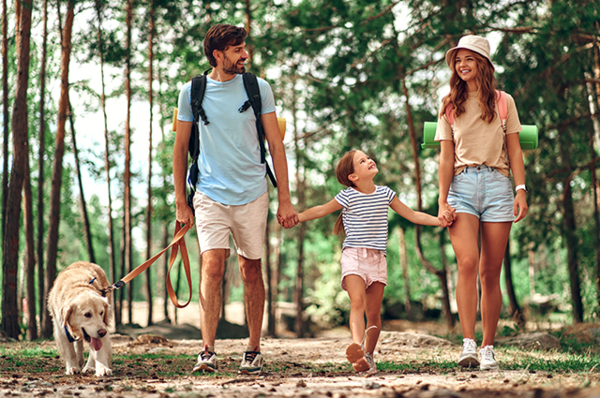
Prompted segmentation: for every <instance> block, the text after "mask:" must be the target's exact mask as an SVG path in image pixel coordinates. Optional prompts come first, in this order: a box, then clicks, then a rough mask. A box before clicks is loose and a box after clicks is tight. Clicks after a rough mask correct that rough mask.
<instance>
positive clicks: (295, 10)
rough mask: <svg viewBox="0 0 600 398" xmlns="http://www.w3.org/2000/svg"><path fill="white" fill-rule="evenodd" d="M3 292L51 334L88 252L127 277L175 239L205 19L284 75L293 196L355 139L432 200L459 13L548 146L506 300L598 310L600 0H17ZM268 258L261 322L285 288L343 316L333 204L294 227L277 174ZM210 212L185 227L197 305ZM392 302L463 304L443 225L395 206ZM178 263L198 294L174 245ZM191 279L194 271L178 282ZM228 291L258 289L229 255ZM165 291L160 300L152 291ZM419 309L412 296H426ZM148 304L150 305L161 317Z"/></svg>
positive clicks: (531, 182)
mask: <svg viewBox="0 0 600 398" xmlns="http://www.w3.org/2000/svg"><path fill="white" fill-rule="evenodd" d="M2 2H3V4H2V23H1V25H2V93H3V96H2V100H1V102H2V108H3V111H2V112H3V113H2V117H1V119H2V128H3V141H2V142H3V147H2V150H3V153H2V191H1V196H2V215H1V222H2V224H1V225H2V229H1V233H2V235H1V236H2V247H1V251H2V275H1V278H2V279H1V281H2V293H1V294H2V296H1V297H2V299H1V301H2V307H1V328H2V331H3V333H5V335H7V336H9V337H12V338H20V339H23V340H25V339H28V340H35V339H38V338H49V337H51V335H52V326H51V321H50V319H49V315H48V312H47V309H46V300H45V298H46V296H47V293H48V290H49V289H50V287H51V286H52V284H53V282H54V280H55V278H56V275H57V273H58V272H60V271H61V270H62V269H64V268H65V267H67V266H68V265H69V264H71V263H72V262H74V261H78V260H84V261H91V262H94V263H97V264H99V265H101V266H102V267H103V269H104V270H105V272H106V274H107V276H108V277H109V280H111V281H113V282H116V281H118V280H119V279H120V278H122V277H123V276H124V275H126V274H127V273H128V272H129V271H131V270H132V269H134V268H135V267H137V265H139V264H141V263H142V262H143V261H144V260H145V259H147V258H150V257H151V256H152V255H154V254H155V253H157V252H159V251H160V250H161V249H162V248H164V247H166V246H167V245H168V244H169V242H170V240H171V238H172V235H173V231H174V228H175V205H174V193H173V177H172V164H171V161H172V148H173V143H174V137H175V133H174V132H173V131H172V130H173V129H172V117H173V111H174V108H175V107H176V106H177V98H178V94H179V90H180V89H181V87H182V85H183V84H185V83H186V82H188V81H189V80H190V79H191V78H192V77H194V76H196V75H198V74H200V73H202V72H204V71H205V70H207V69H209V65H208V62H207V59H206V57H205V56H204V53H203V44H202V42H203V39H204V36H205V34H206V32H207V30H208V29H209V28H210V26H212V25H214V24H216V23H230V24H235V25H238V26H244V27H245V28H246V30H247V31H248V34H249V35H248V38H247V41H246V43H247V49H248V52H249V55H250V58H249V60H248V62H247V63H246V68H247V70H249V71H250V72H253V73H254V74H256V75H258V76H261V77H263V78H265V79H266V80H267V81H268V82H269V83H270V85H271V87H272V88H273V91H274V94H275V99H276V105H277V114H278V116H280V117H285V118H286V120H287V134H286V136H285V140H284V144H285V148H286V154H287V159H288V167H289V172H290V190H291V193H292V197H293V204H294V206H295V209H296V211H298V212H300V211H302V210H305V209H307V208H308V207H311V206H313V205H316V204H321V203H325V202H326V201H328V200H330V199H331V198H333V197H334V196H335V195H336V194H337V193H338V192H339V191H340V190H341V189H342V188H343V187H342V186H341V185H340V184H339V183H338V182H337V180H336V178H335V172H334V169H335V165H336V163H337V161H338V160H339V158H340V157H341V156H342V155H343V154H344V153H345V152H346V151H348V150H350V149H361V150H363V151H364V152H365V153H367V154H369V155H370V156H371V157H372V158H373V159H375V161H376V162H377V164H378V167H379V170H380V172H379V174H378V176H377V177H376V180H375V182H376V183H377V184H378V185H388V186H389V187H391V188H392V189H393V190H394V191H396V192H397V194H398V196H399V198H400V200H401V201H403V202H404V203H406V204H407V205H408V206H410V207H411V208H413V209H415V210H421V211H424V212H427V213H429V214H433V215H437V195H438V190H437V189H438V185H437V178H438V174H437V173H438V157H439V150H437V149H424V148H422V147H421V142H422V141H423V125H424V123H425V122H427V121H435V120H436V117H437V113H438V110H439V107H440V104H441V99H442V97H443V96H444V95H446V94H447V93H448V92H449V86H448V84H449V78H450V73H449V69H448V67H447V66H446V64H445V62H444V54H445V52H446V51H447V50H448V49H450V48H451V47H453V46H455V45H456V43H457V42H458V40H459V38H460V37H461V36H463V35H465V34H470V33H473V34H478V35H482V36H484V37H486V38H488V39H489V41H490V42H491V44H492V58H493V62H494V64H495V65H496V78H497V80H498V82H499V88H500V89H501V90H504V91H506V92H508V93H510V94H511V95H512V96H513V97H514V99H515V101H516V104H517V108H518V110H519V118H520V120H521V123H522V124H526V125H536V126H537V127H538V129H539V146H538V147H537V148H536V149H534V150H527V151H524V158H525V169H526V181H527V186H528V193H527V200H528V204H529V213H528V215H527V217H526V218H525V219H524V220H523V221H521V222H519V223H517V224H515V225H514V227H513V229H512V232H511V237H510V242H509V245H508V247H507V250H506V253H505V261H504V265H503V283H502V290H503V297H504V300H505V302H504V306H503V317H504V318H506V319H509V320H512V321H514V324H515V325H516V326H515V327H517V328H524V327H525V325H526V322H533V321H537V320H540V319H542V318H543V319H544V320H546V321H549V322H557V323H559V324H571V323H581V322H597V321H598V317H599V315H600V314H599V310H600V199H599V194H600V185H599V183H598V170H597V168H598V167H599V166H600V163H599V162H600V157H599V153H600V152H599V151H600V120H599V118H598V116H599V114H600V113H599V112H600V3H598V2H597V1H590V0H584V1H577V2H572V1H566V0H551V1H550V0H540V1H537V0H528V1H521V0H503V1H493V0H478V1H474V0H456V1H448V0H441V1H429V0H244V1H238V0H228V1H221V0H214V1H208V2H205V1H201V0H178V1H172V0H144V1H142V0H121V1H115V0H94V1H90V0H56V1H51V2H49V1H48V0H40V1H32V0H15V1H14V2H7V0H2ZM270 197H271V212H270V214H269V222H268V226H267V242H266V245H265V248H264V256H263V269H264V276H265V283H266V287H267V308H268V314H269V316H268V330H269V333H271V334H274V333H275V308H276V306H277V303H283V302H288V303H291V305H293V306H294V308H295V314H296V315H295V322H294V325H293V329H294V331H295V333H296V335H298V336H305V335H307V334H308V333H309V328H308V324H309V321H310V322H313V323H314V322H318V323H319V324H320V326H321V327H333V326H336V325H340V324H343V323H345V322H346V321H347V317H348V314H349V301H348V298H347V295H345V294H344V292H343V291H342V289H341V287H340V281H339V279H340V275H341V270H340V266H339V260H340V257H341V243H342V239H343V238H342V237H338V236H335V235H333V233H332V232H331V231H332V228H333V224H334V222H335V218H336V215H331V216H328V217H325V218H323V219H319V220H314V221H311V222H308V223H302V224H299V225H298V226H297V227H295V228H293V229H290V230H285V229H283V228H281V227H280V226H279V224H278V223H277V220H276V217H275V212H276V211H277V197H276V192H275V190H273V189H272V186H271V187H270ZM194 242H197V239H196V234H195V231H194V230H193V228H192V230H190V232H189V233H188V234H187V245H188V248H189V252H190V260H191V267H192V273H191V274H192V297H193V298H192V305H196V303H197V300H198V291H197V289H198V286H199V281H198V279H199V267H200V264H199V256H198V249H199V248H198V245H197V243H194ZM387 261H388V275H389V281H388V286H387V289H386V291H385V297H384V305H383V313H384V316H386V317H399V316H403V317H404V316H406V317H411V316H413V317H414V316H415V315H414V314H415V313H416V312H418V311H420V312H421V313H427V314H428V316H430V317H435V318H439V319H440V323H441V324H445V325H447V326H448V327H450V328H451V327H452V326H453V325H454V324H455V323H456V322H457V315H456V305H455V301H454V293H453V292H454V287H455V284H456V278H457V267H456V260H455V257H454V253H453V251H452V247H451V245H450V242H449V238H448V233H447V230H445V229H442V228H439V227H415V225H413V224H411V223H409V222H408V221H406V220H404V219H401V218H400V217H399V216H397V215H396V214H395V213H390V223H389V239H388V250H387ZM167 267H168V264H167V257H166V256H165V257H163V258H161V259H160V260H159V261H158V262H156V263H155V264H154V265H153V266H151V267H150V268H149V270H148V271H146V272H144V275H143V276H140V277H138V278H136V279H134V280H133V281H132V282H130V283H128V284H127V285H126V286H125V287H124V288H122V289H121V290H119V291H117V292H116V293H115V294H116V296H115V299H116V300H115V319H116V323H117V325H121V324H127V323H131V319H132V313H131V311H132V303H133V302H135V301H146V302H147V303H148V306H149V308H150V309H152V305H157V304H156V303H164V304H161V305H164V314H165V318H168V317H169V314H168V312H167V306H168V305H170V304H169V301H168V299H167V295H166V287H165V286H166V285H165V280H166V273H167V272H168V270H167ZM170 276H171V281H172V283H173V284H174V285H175V289H176V291H177V293H178V295H179V299H180V301H181V300H185V298H187V295H188V290H187V285H186V283H185V282H184V279H185V275H183V271H182V270H181V264H180V261H179V260H178V261H177V262H176V263H175V266H174V267H173V269H172V270H171V274H170ZM180 286H181V288H180ZM223 288H224V289H223V292H224V294H223V302H234V301H240V300H241V299H242V297H243V290H242V289H243V287H242V286H241V282H240V276H239V271H238V270H237V260H236V259H235V256H232V257H230V259H229V260H228V262H227V271H226V277H225V279H224V282H223ZM157 298H162V300H160V301H157V300H156V299H157ZM411 314H412V315H411ZM159 320H160V319H154V318H153V311H152V310H151V311H149V315H148V319H147V323H148V324H152V323H153V322H157V321H159Z"/></svg>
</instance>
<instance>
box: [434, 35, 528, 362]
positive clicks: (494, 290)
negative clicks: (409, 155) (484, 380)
mask: <svg viewBox="0 0 600 398" xmlns="http://www.w3.org/2000/svg"><path fill="white" fill-rule="evenodd" d="M446 62H447V64H448V66H449V67H450V69H451V70H452V77H451V79H450V94H448V95H447V96H446V97H444V100H443V103H442V108H441V110H440V113H439V116H438V126H437V131H436V138H435V139H436V141H441V142H440V144H441V156H440V169H439V215H438V219H440V220H441V219H442V217H443V215H444V214H445V211H447V210H448V209H450V208H454V209H456V213H457V218H456V222H455V223H454V224H453V225H452V227H451V228H449V234H450V240H451V242H452V247H453V248H454V251H455V253H456V260H457V263H458V282H457V284H456V302H457V305H458V315H459V318H460V326H461V328H462V333H463V352H462V354H461V356H460V358H459V360H458V364H459V365H460V366H462V367H471V366H477V365H480V369H481V370H493V369H498V363H497V362H496V358H495V353H494V347H493V344H494V335H495V334H496V327H497V325H498V319H499V317H500V308H501V306H502V294H501V291H500V271H501V267H502V259H503V257H504V251H505V249H506V243H507V241H508V235H509V233H510V228H511V226H512V223H513V222H517V221H519V220H521V219H523V217H525V215H526V214H527V200H526V198H525V193H526V192H527V190H526V189H525V169H524V166H523V155H522V154H521V145H520V144H519V134H517V133H519V132H520V131H521V124H520V122H519V116H518V114H517V108H516V106H515V101H514V100H513V98H512V97H511V96H510V95H508V94H506V95H505V99H502V95H504V93H500V92H496V90H495V88H496V85H497V82H496V79H495V78H494V65H493V64H492V62H491V60H490V45H489V43H488V41H487V40H486V39H485V38H483V37H479V36H465V37H462V38H461V39H460V41H459V42H458V46H457V47H454V48H452V49H450V50H449V51H448V52H447V53H446ZM501 101H504V102H505V104H506V105H507V108H508V112H507V117H506V121H502V120H500V117H499V114H498V113H497V109H498V107H497V105H498V104H501ZM453 120H454V122H452V121H453ZM509 160H510V163H509ZM511 170H512V173H513V176H514V180H515V184H516V188H515V190H516V196H513V192H512V185H511V181H510V178H509V176H510V171H511ZM515 216H517V217H516V219H515ZM480 228H481V256H480V250H479V246H478V242H479V233H480ZM478 272H479V277H480V279H481V323H482V327H483V342H482V345H481V347H482V348H481V364H480V362H479V358H478V356H477V345H476V343H475V317H476V313H477V274H478Z"/></svg>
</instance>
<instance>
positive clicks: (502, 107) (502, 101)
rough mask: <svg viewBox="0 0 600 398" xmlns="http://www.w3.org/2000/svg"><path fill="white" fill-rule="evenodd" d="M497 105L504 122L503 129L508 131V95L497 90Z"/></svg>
mask: <svg viewBox="0 0 600 398" xmlns="http://www.w3.org/2000/svg"><path fill="white" fill-rule="evenodd" d="M496 104H497V106H498V114H499V115H500V120H501V121H502V128H503V129H504V130H505V131H506V118H507V117H508V103H507V102H506V93H505V92H504V91H500V90H496Z"/></svg>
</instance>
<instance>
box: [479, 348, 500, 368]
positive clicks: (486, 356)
mask: <svg viewBox="0 0 600 398" xmlns="http://www.w3.org/2000/svg"><path fill="white" fill-rule="evenodd" d="M479 369H481V370H498V362H496V353H495V352H494V346H493V345H486V346H485V347H483V348H482V349H481V365H480V366H479Z"/></svg>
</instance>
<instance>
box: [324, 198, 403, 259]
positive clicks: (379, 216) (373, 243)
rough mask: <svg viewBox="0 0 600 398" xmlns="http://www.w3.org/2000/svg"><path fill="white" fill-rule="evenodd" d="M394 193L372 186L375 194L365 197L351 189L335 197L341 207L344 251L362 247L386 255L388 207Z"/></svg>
mask: <svg viewBox="0 0 600 398" xmlns="http://www.w3.org/2000/svg"><path fill="white" fill-rule="evenodd" d="M394 197H396V193H395V192H394V191H392V190H391V189H390V188H388V187H383V186H375V192H373V193H370V194H364V193H362V192H359V191H357V190H356V189H354V188H347V189H344V190H343V191H341V192H340V193H338V194H337V195H336V197H335V200H337V201H338V203H339V204H340V205H342V207H343V210H342V218H343V221H344V231H345V232H346V240H345V241H344V244H343V246H342V247H343V248H346V247H365V248H369V249H376V250H380V251H382V252H383V253H384V254H385V249H386V246H387V236H388V207H389V206H390V204H391V203H392V200H394Z"/></svg>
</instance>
